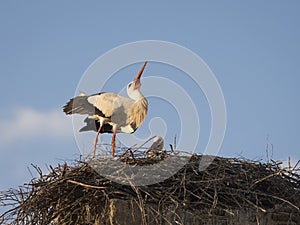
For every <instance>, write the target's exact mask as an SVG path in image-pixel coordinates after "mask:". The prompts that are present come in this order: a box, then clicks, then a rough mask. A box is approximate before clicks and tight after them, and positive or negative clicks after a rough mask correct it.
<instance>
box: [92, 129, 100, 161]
mask: <svg viewBox="0 0 300 225" xmlns="http://www.w3.org/2000/svg"><path fill="white" fill-rule="evenodd" d="M101 127H102V124H101V125H100V126H99V129H98V131H97V134H96V136H95V138H94V152H93V158H95V155H96V147H97V142H98V137H99V134H100V131H101Z"/></svg>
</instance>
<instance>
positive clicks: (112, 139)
mask: <svg viewBox="0 0 300 225" xmlns="http://www.w3.org/2000/svg"><path fill="white" fill-rule="evenodd" d="M116 134H117V130H116V129H114V133H113V135H112V138H111V155H112V158H114V157H115V142H116Z"/></svg>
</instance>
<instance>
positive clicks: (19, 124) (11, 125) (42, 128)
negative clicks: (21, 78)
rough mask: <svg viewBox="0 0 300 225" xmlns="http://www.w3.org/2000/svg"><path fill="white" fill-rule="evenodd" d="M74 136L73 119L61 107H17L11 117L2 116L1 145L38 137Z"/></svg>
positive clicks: (0, 124) (57, 137)
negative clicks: (47, 108) (46, 109)
mask: <svg viewBox="0 0 300 225" xmlns="http://www.w3.org/2000/svg"><path fill="white" fill-rule="evenodd" d="M71 136H73V129H72V120H71V118H70V117H69V116H66V115H65V114H64V113H63V112H62V110H61V109H59V110H49V111H39V110H36V109H32V108H17V109H15V110H13V111H12V112H11V117H10V118H9V119H6V120H3V119H1V118H0V146H3V145H8V144H10V143H12V142H15V141H19V140H32V139H36V138H39V139H41V138H45V139H47V138H55V139H64V138H69V137H71Z"/></svg>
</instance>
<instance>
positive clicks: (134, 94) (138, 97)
mask: <svg viewBox="0 0 300 225" xmlns="http://www.w3.org/2000/svg"><path fill="white" fill-rule="evenodd" d="M129 97H130V98H131V99H133V100H135V101H136V102H137V101H139V100H141V99H144V98H145V97H144V95H143V94H142V93H141V92H140V90H135V91H133V92H131V93H130V95H129Z"/></svg>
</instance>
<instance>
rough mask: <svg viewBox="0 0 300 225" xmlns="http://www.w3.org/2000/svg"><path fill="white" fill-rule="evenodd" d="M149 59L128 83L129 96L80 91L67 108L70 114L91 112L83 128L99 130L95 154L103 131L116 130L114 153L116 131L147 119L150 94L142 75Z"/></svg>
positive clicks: (125, 130) (130, 129)
mask: <svg viewBox="0 0 300 225" xmlns="http://www.w3.org/2000/svg"><path fill="white" fill-rule="evenodd" d="M146 64H147V62H145V63H144V65H143V66H142V68H141V69H140V71H139V72H138V74H137V75H136V77H135V78H134V80H133V81H132V82H130V83H129V84H128V85H127V94H128V96H129V98H128V97H124V96H121V95H118V94H114V93H107V92H101V93H98V94H94V95H90V96H86V95H84V94H80V96H77V97H75V98H72V99H71V100H70V101H69V102H68V103H67V104H66V105H65V106H64V108H63V110H64V112H65V113H66V114H67V115H68V114H87V115H88V116H87V117H86V119H85V120H84V122H85V123H86V125H85V126H84V127H82V128H81V129H80V131H90V130H92V131H96V132H97V134H96V136H95V139H94V156H95V154H96V144H97V141H98V136H99V134H100V133H112V134H113V135H112V142H111V146H112V156H113V157H114V152H115V138H116V133H133V132H135V130H136V129H137V128H138V127H139V126H140V125H141V123H142V122H143V120H144V118H145V116H146V114H147V109H148V103H147V100H146V98H145V97H144V96H143V95H142V93H141V92H140V90H139V88H140V86H141V83H140V77H141V75H142V73H143V70H144V68H145V66H146Z"/></svg>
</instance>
